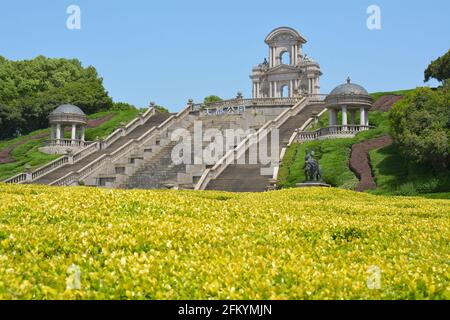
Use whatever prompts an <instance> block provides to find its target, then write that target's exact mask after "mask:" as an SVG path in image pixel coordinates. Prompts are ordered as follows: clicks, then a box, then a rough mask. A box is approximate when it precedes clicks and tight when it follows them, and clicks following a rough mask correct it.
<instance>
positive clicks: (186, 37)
mask: <svg viewBox="0 0 450 320" xmlns="http://www.w3.org/2000/svg"><path fill="white" fill-rule="evenodd" d="M72 4H75V5H78V6H79V7H80V8H81V29H80V30H69V29H67V27H66V20H67V18H68V16H69V15H68V14H67V13H66V9H67V7H68V6H69V5H72ZM372 4H375V5H378V6H379V7H380V9H381V30H369V29H368V28H367V26H366V20H367V17H368V14H367V13H366V10H367V7H368V6H369V5H372ZM449 14H450V1H448V0H428V1H422V0H421V1H412V0H409V1H406V0H395V1H393V0H371V1H366V0H346V1H336V0H334V1H331V0H330V1H320V0H309V1H303V0H294V1H291V0H284V1H266V0H259V1H244V0H240V1H235V0H227V1H213V0H205V1H200V0H188V1H181V0H177V1H175V0H164V1H153V0H129V1H111V0H109V1H106V0H95V1H92V0H71V1H66V0H39V1H29V0H26V1H25V0H11V1H6V0H0V55H2V56H4V57H6V58H8V59H12V60H21V59H31V58H34V57H35V56H37V55H40V54H42V55H45V56H48V57H64V58H78V59H79V60H81V62H82V63H83V65H84V66H88V65H93V66H95V67H96V68H97V70H98V72H99V74H100V75H101V76H102V77H103V78H104V84H105V86H106V88H107V90H108V91H109V93H110V95H111V96H112V97H113V99H114V100H115V101H123V102H129V103H132V104H134V105H136V106H138V107H144V106H147V105H148V104H149V102H150V101H155V102H156V103H158V104H160V105H164V106H166V107H168V108H169V109H170V110H172V111H177V110H180V109H181V108H182V107H183V106H184V105H185V103H186V101H187V99H188V98H193V99H194V100H195V101H197V102H199V101H200V100H202V99H203V97H205V96H206V95H210V94H216V95H219V96H221V97H222V98H232V97H234V96H235V95H236V92H237V91H241V92H243V94H244V96H246V97H249V96H250V95H251V81H250V79H249V74H250V73H251V69H252V66H253V65H255V64H257V63H260V62H262V61H263V59H264V57H266V56H267V55H268V49H267V47H266V45H265V43H264V38H265V36H266V35H267V34H268V33H269V32H270V31H271V30H272V29H274V28H276V27H279V26H289V27H292V28H294V29H296V30H298V31H299V32H300V34H302V35H303V36H304V37H305V38H306V39H307V40H308V43H306V45H305V46H304V52H305V53H306V54H308V56H310V57H312V58H313V59H314V60H316V61H318V62H319V63H320V65H321V68H322V72H323V76H322V78H321V85H322V88H321V91H322V92H323V93H327V92H329V91H330V90H331V89H332V88H333V87H334V86H336V85H338V84H340V83H342V82H344V81H345V79H346V77H347V76H348V75H350V76H351V77H352V79H353V81H354V82H355V83H359V84H361V85H363V86H364V87H366V88H367V89H368V90H369V91H370V92H374V91H388V90H398V89H406V88H413V87H416V86H420V85H423V71H424V69H425V68H426V67H427V65H428V64H429V62H430V61H431V60H433V59H435V58H437V57H438V56H440V55H442V54H444V53H445V52H446V51H447V50H448V49H449V48H450V46H449V44H450V41H449V40H450V19H449ZM430 85H436V83H433V82H431V83H430Z"/></svg>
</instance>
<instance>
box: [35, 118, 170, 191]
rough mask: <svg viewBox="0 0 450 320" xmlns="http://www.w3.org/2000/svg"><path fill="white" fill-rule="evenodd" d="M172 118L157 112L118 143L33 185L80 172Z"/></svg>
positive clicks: (57, 170)
mask: <svg viewBox="0 0 450 320" xmlns="http://www.w3.org/2000/svg"><path fill="white" fill-rule="evenodd" d="M170 116H171V115H170V114H168V113H161V112H158V111H156V112H155V114H154V115H153V116H151V117H150V118H149V120H147V121H146V122H145V123H144V124H141V125H139V126H137V127H136V128H135V129H134V130H132V131H131V132H130V133H128V134H127V135H125V136H122V137H120V138H118V139H117V140H116V141H114V142H113V143H112V144H111V145H109V146H108V147H106V148H104V149H100V150H97V151H96V152H93V153H91V154H90V155H88V156H86V157H84V158H83V159H82V160H80V161H78V162H77V163H75V164H66V165H64V166H62V167H60V168H58V169H56V170H54V171H52V172H50V173H48V174H46V175H45V176H43V177H42V178H39V179H37V180H34V181H33V182H32V183H34V184H51V183H52V182H54V181H56V180H58V179H60V178H61V177H64V176H65V175H67V174H69V173H70V172H73V171H77V170H80V169H81V168H83V167H85V166H86V165H88V164H89V163H91V162H93V161H95V160H96V159H98V158H100V157H101V156H103V155H106V154H110V153H112V152H114V151H115V150H117V149H118V148H120V147H121V146H122V145H123V144H124V143H125V142H127V141H129V140H131V139H136V138H138V137H140V136H141V135H143V134H144V133H145V132H147V131H148V130H150V129H151V128H153V127H155V126H157V125H159V124H161V123H163V122H164V121H165V120H167V119H168V118H169V117H170Z"/></svg>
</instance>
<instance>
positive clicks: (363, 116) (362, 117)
mask: <svg viewBox="0 0 450 320" xmlns="http://www.w3.org/2000/svg"><path fill="white" fill-rule="evenodd" d="M359 112H360V115H359V125H361V126H365V125H366V110H365V109H364V107H361V108H360V109H359Z"/></svg>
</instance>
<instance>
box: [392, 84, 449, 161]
mask: <svg viewBox="0 0 450 320" xmlns="http://www.w3.org/2000/svg"><path fill="white" fill-rule="evenodd" d="M449 101H450V91H449V90H447V89H444V88H443V89H440V90H431V89H429V88H417V89H416V90H414V91H412V92H411V93H408V94H406V95H405V97H404V98H403V99H402V100H400V101H399V102H397V103H396V104H395V105H394V107H393V108H392V109H391V111H390V113H389V119H390V123H391V131H392V136H393V138H394V140H395V142H396V143H397V144H398V145H399V149H400V151H401V153H402V154H403V156H404V157H405V158H406V159H408V160H410V161H412V162H415V163H430V164H431V165H432V166H433V168H434V169H441V168H444V167H446V166H448V163H449V154H450V146H449V142H450V108H449Z"/></svg>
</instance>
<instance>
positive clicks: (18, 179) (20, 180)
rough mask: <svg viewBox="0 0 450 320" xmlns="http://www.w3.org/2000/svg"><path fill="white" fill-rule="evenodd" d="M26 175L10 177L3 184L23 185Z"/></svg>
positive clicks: (20, 174)
mask: <svg viewBox="0 0 450 320" xmlns="http://www.w3.org/2000/svg"><path fill="white" fill-rule="evenodd" d="M27 177H28V175H27V174H26V173H19V174H18V175H15V176H14V177H11V178H9V179H7V180H5V181H3V182H5V183H24V182H26V181H27Z"/></svg>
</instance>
